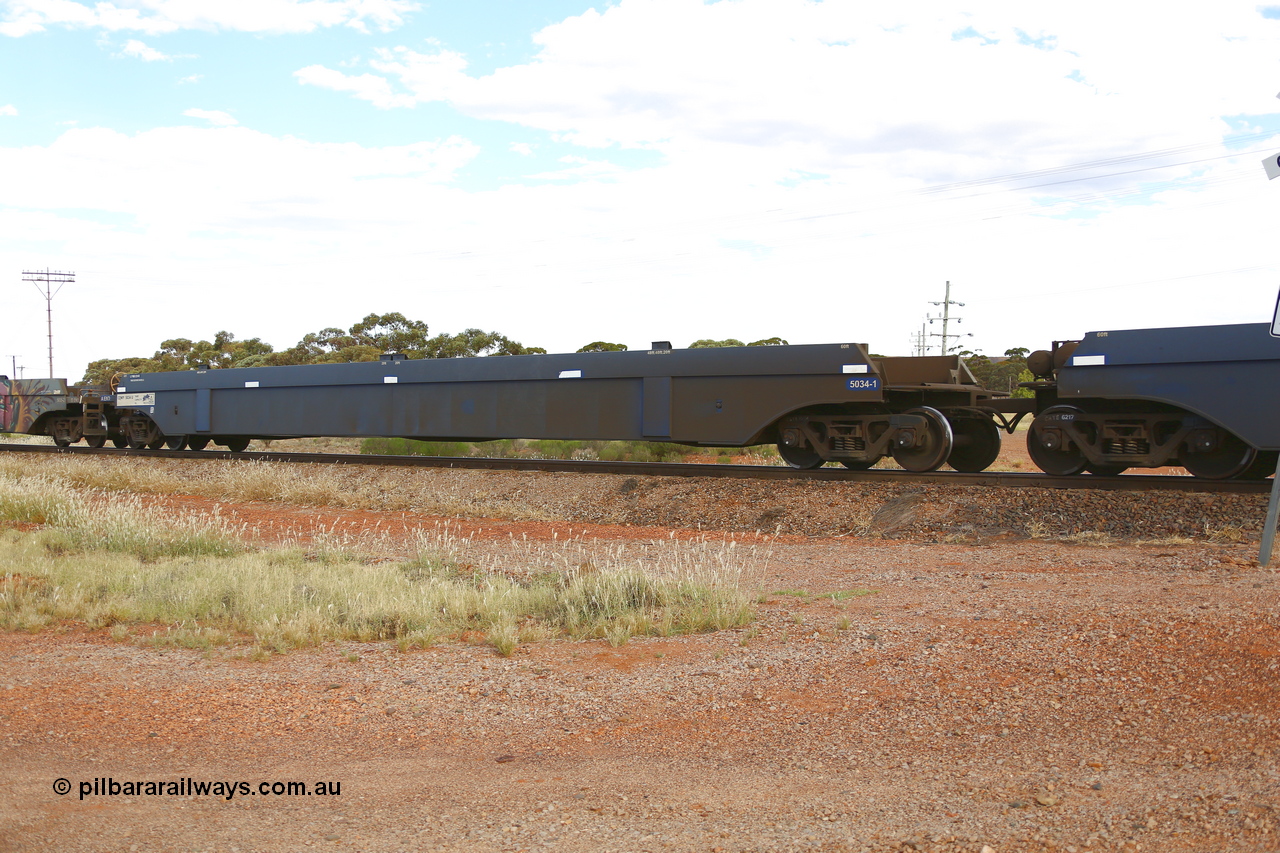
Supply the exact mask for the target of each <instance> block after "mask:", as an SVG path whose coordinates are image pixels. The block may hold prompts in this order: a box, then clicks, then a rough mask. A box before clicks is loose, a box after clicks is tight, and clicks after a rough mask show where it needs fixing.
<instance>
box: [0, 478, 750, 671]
mask: <svg viewBox="0 0 1280 853" xmlns="http://www.w3.org/2000/svg"><path fill="white" fill-rule="evenodd" d="M0 519H2V520H7V521H9V522H17V523H22V524H33V525H40V527H38V528H37V529H34V530H18V529H9V530H4V531H0V628H4V629H8V630H39V629H42V628H46V627H50V626H53V625H55V624H57V623H60V622H64V621H72V622H80V623H84V624H86V625H88V626H90V627H93V628H111V629H112V636H114V637H117V639H122V640H123V639H126V638H129V639H133V640H139V641H143V642H148V643H154V644H161V645H174V646H180V647H188V648H201V649H208V648H212V647H214V646H220V645H226V644H228V643H236V642H245V641H247V642H250V643H252V645H253V647H254V648H255V650H256V651H255V654H256V655H260V654H262V653H264V652H272V651H284V650H288V649H294V648H299V647H304V646H314V645H317V644H320V643H324V642H329V641H334V640H355V641H391V642H394V643H395V645H396V647H397V648H400V649H402V650H405V651H407V650H410V649H412V648H423V647H426V646H429V645H431V644H433V643H435V642H438V641H439V640H440V639H442V638H454V639H462V638H464V637H470V638H472V639H474V638H477V637H480V638H483V640H482V641H483V642H487V643H488V644H489V645H491V646H492V647H493V648H494V649H495V651H496V652H497V653H499V654H502V655H510V654H512V653H514V651H515V650H516V649H517V648H518V647H519V645H520V644H521V643H525V642H533V641H536V640H541V639H547V638H553V637H566V638H574V639H586V638H599V639H604V640H607V641H608V642H609V643H611V644H613V645H621V644H622V643H625V642H627V641H628V639H630V638H631V637H634V636H637V635H653V636H668V635H671V634H682V633H695V632H703V631H715V630H720V629H724V628H732V627H737V626H740V625H743V624H746V623H747V622H749V621H750V620H751V618H752V616H753V607H752V604H751V601H752V594H751V592H749V591H748V590H747V589H746V588H745V587H746V583H745V581H746V574H747V568H746V566H747V563H748V562H750V560H747V561H743V560H740V559H739V558H738V555H737V553H736V552H735V548H734V546H733V545H732V544H730V545H728V546H718V547H717V546H708V545H705V544H702V543H694V544H688V543H682V542H678V541H675V540H671V541H669V542H666V543H659V545H658V546H656V547H647V548H645V549H643V552H642V553H640V552H638V553H637V554H632V553H630V552H628V551H626V550H625V548H624V547H623V546H618V547H616V548H614V549H612V550H610V549H607V548H602V547H601V546H598V545H595V544H587V543H582V542H567V543H564V542H562V543H546V544H544V543H516V542H513V543H510V548H509V549H508V551H507V553H503V554H502V555H501V556H495V555H494V554H493V553H492V552H489V551H482V550H480V549H478V548H477V547H476V546H475V544H474V543H471V542H469V541H467V540H461V539H458V538H456V537H451V536H449V535H448V534H439V535H433V536H429V537H423V538H420V539H419V540H418V541H417V542H416V543H411V544H412V545H413V548H412V554H411V555H410V557H409V558H407V559H387V558H386V556H385V554H386V553H387V552H388V551H389V550H392V546H394V547H396V548H403V545H404V543H400V542H396V543H384V545H385V547H377V543H374V545H373V546H371V545H369V543H365V545H364V547H362V548H352V547H350V546H344V545H343V544H341V543H334V542H325V541H320V542H313V543H309V544H308V545H306V546H305V547H303V546H297V547H290V548H260V547H251V546H250V545H247V544H245V543H244V542H243V541H242V540H241V538H240V536H239V534H240V531H237V530H234V529H232V528H231V527H230V526H229V525H227V524H226V522H225V521H223V520H222V519H220V518H217V517H209V516H189V515H176V516H172V517H167V518H166V517H160V518H157V516H156V514H155V513H154V512H151V511H149V510H148V509H147V508H146V507H145V506H143V505H141V504H139V503H138V502H137V501H136V500H131V499H122V498H119V497H116V496H111V495H105V494H103V493H101V492H95V491H89V490H83V491H80V490H74V489H71V488H70V487H68V486H66V485H65V484H60V483H55V482H52V481H49V480H44V479H41V478H26V479H15V478H11V477H6V476H3V475H0ZM157 626H158V627H157Z"/></svg>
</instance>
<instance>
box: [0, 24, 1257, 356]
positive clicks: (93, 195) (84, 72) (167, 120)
mask: <svg viewBox="0 0 1280 853" xmlns="http://www.w3.org/2000/svg"><path fill="white" fill-rule="evenodd" d="M961 5H963V6H965V7H966V8H967V9H968V10H969V11H965V12H958V11H954V10H953V9H954V7H956V6H961ZM1170 11H1171V7H1170V6H1168V4H1167V3H1148V2H1127V3H1115V2H1105V3H1103V2H1091V0H1083V2H1073V3H1056V4H1041V3H1026V2H982V0H970V2H968V3H965V4H956V3H942V2H928V1H927V0H925V2H911V3H869V2H853V0H827V2H804V1H803V0H720V2H701V0H616V2H609V3H594V4H593V3H590V2H585V0H542V2H531V1H530V2H521V0H440V2H425V0H422V1H421V2H418V1H417V0H112V1H111V2H89V0H84V2H81V0H0V282H2V283H3V286H4V288H5V292H6V293H7V294H8V298H7V299H6V300H5V304H6V305H7V306H8V308H7V312H6V313H7V315H8V318H9V323H8V326H7V329H8V331H7V332H6V334H5V336H4V338H3V342H2V343H0V364H3V366H4V368H3V370H0V372H3V373H9V372H10V370H9V366H10V364H11V361H10V356H17V360H18V362H19V364H21V365H25V366H26V371H25V373H24V375H26V376H29V377H30V376H44V375H46V374H47V360H46V339H45V323H44V321H45V303H44V299H43V298H42V297H41V295H40V294H39V293H38V292H37V290H36V288H35V287H34V286H33V285H32V284H29V283H25V282H24V281H23V280H22V273H23V271H24V270H34V269H45V268H49V269H54V270H69V271H74V272H75V273H76V281H75V283H74V284H69V285H67V286H66V287H65V288H64V289H63V290H62V291H61V292H60V293H59V294H58V295H57V297H56V298H55V299H54V303H53V305H54V347H55V352H54V356H55V367H54V370H55V373H56V374H57V375H59V376H68V377H70V378H72V379H79V377H80V376H81V374H82V373H83V370H84V366H85V364H86V363H87V362H88V361H90V360H92V359H97V358H104V357H123V356H128V355H149V354H151V353H152V352H153V351H155V349H157V347H158V346H159V344H160V342H161V341H162V340H163V339H165V338H169V337H187V338H192V339H199V338H212V336H213V335H214V334H215V333H216V332H217V331H219V330H220V329H226V330H228V331H230V332H233V333H234V334H235V335H236V336H237V337H240V338H251V337H260V338H262V339H264V340H266V341H268V342H270V343H272V344H273V345H274V346H275V347H276V348H277V349H283V348H286V347H289V346H291V345H293V344H294V343H296V342H297V341H298V339H299V338H300V337H301V336H302V335H304V334H305V333H307V332H310V331H317V330H319V329H321V328H324V327H326V326H341V327H348V326H350V325H351V324H352V323H354V322H355V321H357V320H359V319H360V318H361V317H363V316H364V315H366V314H368V313H370V312H378V313H383V312H388V311H399V312H402V313H404V314H406V315H407V316H409V317H411V318H413V319H420V320H424V321H426V322H427V323H428V324H429V325H430V327H431V331H432V333H439V332H457V331H461V330H462V329H465V328H469V327H480V328H483V329H486V330H493V331H498V332H501V333H503V334H505V335H507V336H509V337H511V338H514V339H516V340H518V341H521V342H523V343H525V344H526V345H535V346H542V347H546V348H547V349H548V350H550V351H552V352H556V351H572V350H575V349H577V348H578V347H580V346H582V345H583V344H586V343H588V342H590V341H595V340H606V341H614V342H619V343H624V344H627V345H628V346H630V347H631V348H633V349H635V348H640V347H647V346H648V344H649V342H650V341H653V340H670V341H672V342H673V343H674V344H675V345H676V346H686V345H688V344H689V343H690V342H691V341H693V340H695V339H698V338H705V337H713V338H727V337H735V338H740V339H743V340H747V341H750V340H753V339H758V338H765V337H771V336H774V335H778V336H781V337H783V338H785V339H787V340H789V341H791V342H792V343H822V342H849V341H853V342H867V343H869V344H870V345H871V348H872V350H873V351H875V352H880V353H885V354H909V353H911V352H912V350H913V346H914V342H913V336H914V335H918V334H920V332H921V328H922V325H923V326H924V331H925V332H926V334H932V335H936V334H938V333H940V332H941V331H942V330H941V324H940V323H933V324H928V323H927V322H926V317H927V316H928V315H938V314H939V313H940V311H941V307H940V306H937V305H933V304H931V303H934V302H940V301H941V300H942V299H943V292H944V286H945V282H946V281H948V280H949V281H950V282H951V285H952V299H954V300H957V301H959V302H963V303H965V304H964V306H963V307H960V306H953V307H952V311H953V313H954V314H955V315H958V316H959V317H962V318H963V321H962V322H961V323H960V324H959V325H958V326H953V327H952V329H951V331H960V332H965V333H969V334H972V337H965V338H962V339H958V340H954V341H951V342H950V343H952V344H958V345H959V346H961V347H963V348H968V349H974V350H981V351H983V352H986V353H988V354H992V355H996V354H1000V353H1002V352H1004V350H1005V349H1007V348H1009V347H1014V346H1026V347H1029V348H1032V349H1035V348H1040V347H1044V346H1047V345H1048V344H1049V342H1050V341H1051V340H1054V339H1068V338H1075V337H1079V336H1080V335H1082V334H1083V333H1084V332H1086V331H1090V330H1098V329H1120V328H1136V327H1150V326H1179V325H1196V324H1206V323H1236V322H1261V321H1264V320H1267V319H1269V318H1270V315H1271V310H1272V307H1273V305H1274V303H1275V299H1276V292H1277V289H1278V287H1280V277H1278V276H1277V274H1276V273H1277V267H1278V266H1280V265H1278V264H1277V262H1276V257H1275V256H1276V254H1277V251H1280V250H1278V249H1277V247H1276V246H1275V245H1274V244H1275V242H1276V240H1275V234H1276V233H1277V228H1276V225H1277V215H1276V211H1277V210H1278V209H1280V182H1276V183H1274V184H1270V183H1268V181H1267V179H1266V175H1265V173H1264V172H1263V168H1262V165H1261V161H1262V159H1263V157H1264V156H1265V155H1266V154H1269V153H1271V152H1273V151H1280V121H1278V120H1277V112H1278V111H1280V101H1277V100H1276V92H1277V91H1280V4H1278V5H1275V6H1269V5H1266V4H1258V3H1247V2H1233V1H1232V0H1221V2H1217V3H1213V4H1209V3H1203V4H1197V5H1196V7H1195V14H1171V13H1170ZM929 343H930V346H931V347H933V348H934V349H935V350H936V347H937V346H938V345H939V343H940V339H939V338H938V337H936V336H933V337H930V338H929Z"/></svg>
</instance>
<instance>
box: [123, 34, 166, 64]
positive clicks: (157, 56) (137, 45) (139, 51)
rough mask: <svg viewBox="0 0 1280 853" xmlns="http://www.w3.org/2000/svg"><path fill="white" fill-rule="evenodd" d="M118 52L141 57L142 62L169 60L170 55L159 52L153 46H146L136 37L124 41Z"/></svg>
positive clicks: (137, 57)
mask: <svg viewBox="0 0 1280 853" xmlns="http://www.w3.org/2000/svg"><path fill="white" fill-rule="evenodd" d="M120 53H121V54H123V55H124V56H132V57H134V58H136V59H141V60H142V61H143V62H171V61H172V60H173V57H172V56H169V55H167V54H164V53H161V52H160V51H158V50H156V49H155V48H153V47H148V46H147V45H145V44H143V43H142V42H140V41H138V40H137V39H129V40H128V41H127V42H125V43H124V47H123V48H121V50H120Z"/></svg>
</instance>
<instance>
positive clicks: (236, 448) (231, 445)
mask: <svg viewBox="0 0 1280 853" xmlns="http://www.w3.org/2000/svg"><path fill="white" fill-rule="evenodd" d="M222 444H223V445H224V446H225V447H226V448H227V450H230V451H231V452H232V453H243V452H244V449H245V448H246V447H248V446H249V439H247V438H241V437H237V438H228V439H227V440H226V441H224V442H222Z"/></svg>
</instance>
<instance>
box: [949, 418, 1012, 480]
mask: <svg viewBox="0 0 1280 853" xmlns="http://www.w3.org/2000/svg"><path fill="white" fill-rule="evenodd" d="M951 433H952V436H953V437H954V439H955V446H954V447H952V448H951V455H950V456H948V457H947V464H948V465H950V466H951V467H952V468H954V469H956V470H957V471H963V472H965V473H966V474H976V473H978V472H979V471H985V470H987V468H989V467H991V463H992V462H995V461H996V457H997V456H999V455H1000V427H998V426H996V423H995V421H993V420H991V419H990V418H956V419H955V420H953V421H952V422H951Z"/></svg>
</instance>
